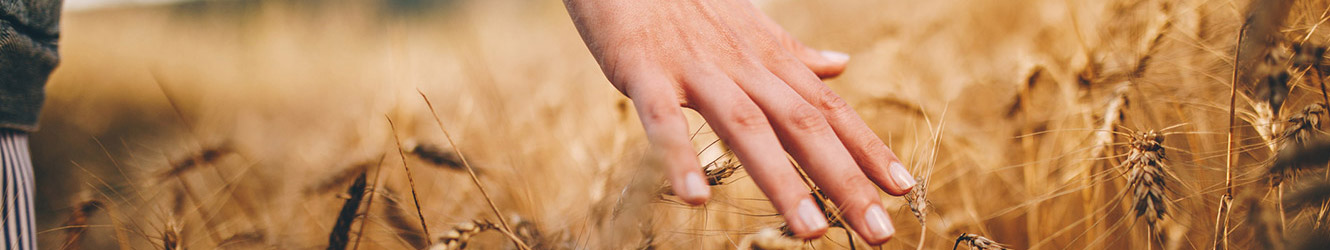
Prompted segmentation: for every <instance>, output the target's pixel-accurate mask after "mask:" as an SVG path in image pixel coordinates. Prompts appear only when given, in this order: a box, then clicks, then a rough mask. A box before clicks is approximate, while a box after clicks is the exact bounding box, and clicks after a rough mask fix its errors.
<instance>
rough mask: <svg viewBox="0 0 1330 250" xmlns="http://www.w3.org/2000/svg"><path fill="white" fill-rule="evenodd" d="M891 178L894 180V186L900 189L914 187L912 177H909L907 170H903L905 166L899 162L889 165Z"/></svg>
mask: <svg viewBox="0 0 1330 250" xmlns="http://www.w3.org/2000/svg"><path fill="white" fill-rule="evenodd" d="M890 168H891V170H890V171H891V178H892V179H895V180H896V184H897V185H900V187H901V188H902V189H905V188H910V187H914V184H915V182H914V176H913V175H910V171H909V170H905V165H901V163H900V162H892V163H891V167H890Z"/></svg>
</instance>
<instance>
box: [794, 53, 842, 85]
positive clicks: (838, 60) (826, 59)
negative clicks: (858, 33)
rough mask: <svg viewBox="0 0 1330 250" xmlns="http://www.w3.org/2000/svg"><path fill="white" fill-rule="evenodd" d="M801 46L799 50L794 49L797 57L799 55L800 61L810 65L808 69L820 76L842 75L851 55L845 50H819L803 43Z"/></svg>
mask: <svg viewBox="0 0 1330 250" xmlns="http://www.w3.org/2000/svg"><path fill="white" fill-rule="evenodd" d="M799 46H800V47H801V48H799V49H798V50H792V51H795V52H794V55H795V57H798V58H799V61H803V63H804V66H808V69H809V70H812V71H813V73H815V74H817V77H820V78H824V79H825V78H832V77H836V76H838V75H840V74H841V72H844V71H845V64H846V63H848V62H849V61H850V55H849V54H845V53H844V52H839V51H832V50H822V51H819V50H815V49H811V48H808V47H803V45H799Z"/></svg>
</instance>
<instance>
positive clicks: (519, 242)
mask: <svg viewBox="0 0 1330 250" xmlns="http://www.w3.org/2000/svg"><path fill="white" fill-rule="evenodd" d="M416 93H419V94H420V98H421V99H424V100H425V106H426V107H429V113H430V115H432V116H434V122H435V123H438V124H439V130H442V131H443V135H444V137H445V138H447V139H448V144H449V145H451V146H452V147H453V148H454V149H456V148H457V143H456V142H453V137H452V135H450V134H449V133H448V128H446V127H444V126H443V120H442V119H439V114H438V112H436V111H434V104H433V103H430V101H429V96H425V92H423V91H420V90H419V89H416ZM398 147H399V148H400V147H401V145H398ZM457 155H458V156H457V158H458V159H461V160H462V166H465V167H466V173H467V174H469V175H471V182H472V184H475V185H476V189H479V190H480V195H481V196H484V197H485V202H486V203H488V204H489V206H490V210H492V211H493V212H494V217H496V218H498V220H499V226H502V228H503V231H505V232H511V230H509V228H511V227H509V226H508V221H506V220H504V218H503V213H500V212H499V206H496V205H494V199H492V198H490V195H489V192H487V191H485V186H484V185H481V184H480V178H479V177H476V169H475V168H474V167H472V166H471V164H470V163H468V162H467V161H466V155H464V154H460V153H459V154H457ZM426 232H429V231H428V230H427V231H426ZM509 239H510V240H512V241H513V243H514V244H517V248H518V249H531V247H529V246H527V245H526V243H523V242H522V239H519V238H517V237H509Z"/></svg>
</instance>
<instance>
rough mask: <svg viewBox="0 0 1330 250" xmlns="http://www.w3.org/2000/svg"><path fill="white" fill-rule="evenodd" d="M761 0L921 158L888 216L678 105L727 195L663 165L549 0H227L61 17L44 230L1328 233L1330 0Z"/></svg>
mask: <svg viewBox="0 0 1330 250" xmlns="http://www.w3.org/2000/svg"><path fill="white" fill-rule="evenodd" d="M755 3H757V4H758V5H759V6H760V7H761V8H762V9H763V10H764V11H765V12H766V13H768V15H770V16H772V17H773V18H774V19H776V20H777V22H779V23H781V24H782V25H783V26H784V27H785V28H786V29H787V30H789V31H790V32H791V33H792V34H793V35H794V36H796V37H798V38H800V39H801V40H802V41H803V42H805V43H806V44H808V45H810V46H812V47H815V48H822V49H833V50H838V51H845V52H848V53H849V54H850V55H851V56H852V59H851V62H850V64H849V66H848V68H847V70H846V71H845V73H844V74H843V75H841V76H840V77H838V78H835V79H831V80H827V81H826V84H827V85H828V86H830V87H831V88H832V89H834V90H835V91H836V92H837V93H839V94H840V95H841V96H842V97H843V98H845V100H846V101H848V102H849V103H850V104H851V105H852V106H853V107H854V108H855V110H856V111H858V112H859V114H860V115H861V116H862V117H863V118H864V119H865V120H866V121H867V122H868V125H869V127H871V128H872V129H873V130H874V131H875V132H876V133H877V134H878V136H880V137H881V138H882V139H883V141H884V142H886V143H887V144H888V145H889V146H890V147H892V148H893V149H894V150H895V152H896V153H897V154H898V155H900V156H901V157H902V160H904V161H905V162H906V163H907V165H909V167H908V168H909V169H910V170H911V172H913V173H914V174H915V175H916V176H918V177H919V178H920V179H921V182H920V183H921V185H923V186H920V187H919V188H917V190H916V192H914V193H911V194H909V195H907V197H893V196H889V195H886V194H885V193H883V194H882V199H883V201H884V202H885V204H886V209H887V210H888V213H889V215H890V216H892V218H893V220H894V221H895V226H896V227H897V229H898V233H897V235H896V236H895V238H894V239H893V240H891V241H890V242H888V243H886V244H885V245H882V246H876V247H874V246H868V245H866V244H865V243H864V242H863V241H862V240H860V239H858V238H856V237H857V236H854V235H847V234H851V233H849V232H847V231H845V230H842V229H835V228H833V229H832V230H830V231H829V232H828V233H827V235H826V236H824V237H822V238H820V239H816V240H811V241H807V242H798V241H792V240H789V239H788V238H786V237H785V236H782V235H781V234H780V230H781V229H780V228H781V226H782V225H783V224H782V221H781V219H780V217H779V216H778V215H777V214H776V213H775V211H774V209H773V208H772V207H771V206H770V204H769V203H768V202H767V201H766V199H765V197H764V196H763V195H762V193H761V192H760V191H759V190H758V189H757V188H756V186H754V184H753V183H752V181H751V180H750V179H748V178H747V174H746V173H745V172H744V170H743V167H742V166H741V165H740V164H739V163H738V162H737V160H735V159H733V157H732V155H731V154H729V153H728V152H727V151H726V147H725V145H724V144H723V143H718V142H717V140H716V137H715V136H714V135H713V134H712V133H711V132H710V129H709V128H707V126H705V123H704V122H703V120H702V119H701V118H700V116H698V115H696V113H692V112H691V111H689V112H686V113H688V116H689V124H690V126H692V127H693V128H695V129H696V132H695V136H694V144H695V145H696V147H697V149H698V150H699V155H701V156H702V157H701V158H702V159H703V161H704V162H703V163H702V164H703V165H706V167H707V169H708V173H709V174H712V176H713V180H714V181H713V184H716V185H713V192H714V197H713V198H712V200H711V202H709V203H708V205H705V206H700V207H690V206H687V205H685V204H684V203H682V202H680V201H678V200H677V199H674V198H673V197H672V196H670V195H669V194H664V193H662V192H661V191H662V190H665V189H663V188H662V187H663V185H664V181H663V179H662V177H661V176H660V174H659V173H658V172H657V169H656V168H655V167H654V165H653V160H652V154H651V152H649V150H648V147H647V142H646V139H645V137H644V135H643V133H642V130H641V127H640V124H639V123H638V119H637V118H636V114H635V113H634V111H633V109H632V108H631V104H630V103H629V100H627V99H626V98H624V97H623V96H622V95H620V94H619V93H618V92H617V91H615V89H614V88H613V87H611V85H610V84H609V83H608V81H606V80H605V79H604V76H603V75H601V73H600V71H599V68H598V67H597V66H596V63H595V61H594V59H593V58H592V57H591V56H590V54H589V52H587V50H586V48H585V47H584V46H583V44H582V42H581V40H580V39H579V37H578V35H577V31H576V30H575V28H574V27H573V25H572V23H571V22H570V21H569V18H568V15H567V13H566V12H565V11H564V9H563V6H562V5H561V3H560V2H559V1H525V0H489V1H463V0H447V1H409V0H383V1H297V0H290V1H257V0H232V1H199V2H185V3H175V4H163V5H148V6H124V7H111V8H101V9H90V10H77V11H69V12H67V13H65V14H64V17H65V19H64V20H63V27H62V30H63V33H64V34H63V37H62V39H61V40H62V41H61V54H62V56H63V61H62V64H61V66H60V67H59V68H58V69H57V70H56V72H55V73H54V75H53V76H52V78H51V81H50V83H49V85H48V101H47V103H46V108H45V113H44V114H43V115H42V125H41V126H42V130H41V131H39V132H38V133H36V134H34V135H33V137H32V147H33V149H32V151H33V153H34V158H35V161H36V162H35V163H36V166H37V171H36V175H37V178H38V192H39V195H38V199H37V204H35V205H36V207H37V209H38V211H41V213H39V214H38V217H39V218H38V222H39V224H38V227H39V228H41V229H43V230H42V231H41V233H40V234H39V240H40V244H41V247H42V248H44V249H114V248H119V249H321V248H327V249H458V248H471V249H521V248H531V249H727V248H728V249H734V248H776V247H781V248H812V249H953V248H954V249H1000V248H1002V247H1006V248H1010V249H1325V248H1326V247H1328V246H1330V243H1328V242H1327V241H1326V240H1327V239H1326V238H1330V237H1325V236H1327V235H1330V231H1328V230H1327V229H1325V228H1326V225H1323V224H1324V223H1327V222H1330V219H1327V216H1326V213H1327V203H1326V202H1325V200H1326V196H1327V195H1326V194H1327V193H1330V192H1326V190H1327V187H1326V181H1327V179H1330V174H1327V173H1330V172H1326V171H1327V170H1326V166H1325V165H1326V164H1325V161H1324V159H1315V158H1325V157H1324V156H1326V155H1330V153H1327V151H1326V150H1324V145H1325V143H1324V142H1325V139H1324V138H1322V137H1323V136H1324V132H1322V130H1320V128H1319V126H1320V121H1321V118H1322V117H1325V116H1326V115H1327V112H1326V111H1325V107H1324V106H1318V105H1319V104H1321V103H1325V102H1327V101H1330V100H1327V98H1326V97H1325V92H1324V91H1325V90H1324V87H1323V86H1322V85H1321V84H1322V82H1323V79H1324V78H1325V77H1326V73H1330V71H1327V70H1330V60H1326V59H1325V58H1324V55H1323V52H1324V48H1325V46H1327V45H1330V30H1328V29H1325V28H1323V27H1321V26H1322V25H1321V24H1323V23H1325V22H1326V21H1327V20H1330V14H1327V13H1330V2H1327V1H1319V0H1297V1H1286V2H1275V1H1266V2H1263V4H1255V5H1252V4H1250V3H1249V2H1247V1H1223V0H1180V1H1159V0H1109V1H1083V0H1060V1H1059V0H1024V1H903V0H873V1H860V0H844V1H789V0H761V1H756V2H755ZM1240 37H1243V39H1239V38H1240ZM1274 38H1278V39H1274ZM1318 49H1319V50H1318ZM1243 53H1245V54H1243ZM1235 72H1237V74H1235ZM1235 82H1236V84H1235ZM1318 108H1319V109H1318ZM1317 146H1320V148H1321V149H1320V150H1319V151H1318V150H1317V149H1316V147H1317ZM1307 148H1311V149H1307ZM1308 159H1310V160H1308ZM1318 160H1319V161H1318ZM473 178H474V179H473ZM482 187H483V190H482ZM833 215H834V213H833ZM833 217H834V216H833ZM516 242H521V243H520V245H519V243H516ZM999 244H1000V245H999Z"/></svg>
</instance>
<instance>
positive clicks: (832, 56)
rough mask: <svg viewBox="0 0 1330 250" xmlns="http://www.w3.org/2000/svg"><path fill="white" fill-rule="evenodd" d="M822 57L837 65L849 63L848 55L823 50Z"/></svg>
mask: <svg viewBox="0 0 1330 250" xmlns="http://www.w3.org/2000/svg"><path fill="white" fill-rule="evenodd" d="M822 57H823V58H826V59H827V60H831V61H834V62H838V63H845V62H848V61H850V55H849V54H845V53H843V52H838V51H830V50H823V51H822Z"/></svg>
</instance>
